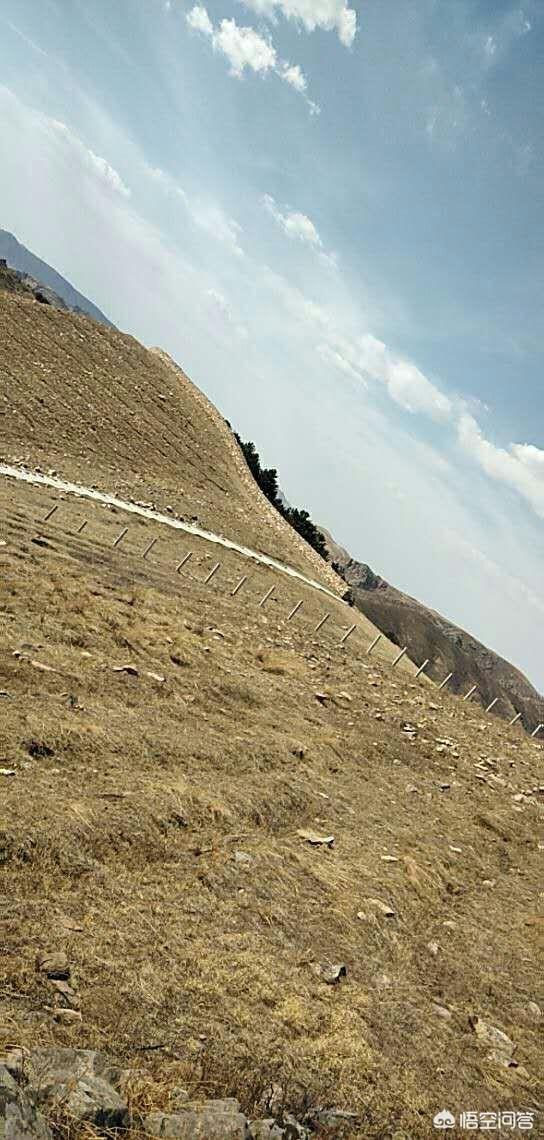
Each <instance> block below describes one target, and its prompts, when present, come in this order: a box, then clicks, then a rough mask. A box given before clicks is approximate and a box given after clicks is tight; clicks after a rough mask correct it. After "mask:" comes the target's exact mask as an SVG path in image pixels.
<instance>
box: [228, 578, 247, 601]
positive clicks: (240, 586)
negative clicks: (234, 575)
mask: <svg viewBox="0 0 544 1140" xmlns="http://www.w3.org/2000/svg"><path fill="white" fill-rule="evenodd" d="M244 582H247V574H244V577H243V578H240V581H239V582H238V584H237V585H236V586H235V587H234V590H232V592H231V595H230V596H231V598H233V597H234V595H235V594H237V593H238V590H241V589H242V586H243V584H244Z"/></svg>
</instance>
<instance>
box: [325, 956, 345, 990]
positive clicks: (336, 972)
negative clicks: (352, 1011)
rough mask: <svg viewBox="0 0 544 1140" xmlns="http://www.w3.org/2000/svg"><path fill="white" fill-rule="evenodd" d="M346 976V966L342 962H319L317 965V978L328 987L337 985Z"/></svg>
mask: <svg viewBox="0 0 544 1140" xmlns="http://www.w3.org/2000/svg"><path fill="white" fill-rule="evenodd" d="M347 974H348V971H347V966H345V965H344V963H343V962H336V963H330V962H321V963H320V965H319V976H320V978H321V980H322V981H323V982H326V984H327V985H328V986H335V985H337V983H338V982H339V981H340V979H341V978H346V977H347Z"/></svg>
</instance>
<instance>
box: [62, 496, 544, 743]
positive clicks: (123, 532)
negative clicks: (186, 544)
mask: <svg viewBox="0 0 544 1140" xmlns="http://www.w3.org/2000/svg"><path fill="white" fill-rule="evenodd" d="M56 510H58V503H56V504H55V505H54V506H53V507H51V509H50V510H49V511H48V512H47V514H46V515H45V516H44V519H43V521H44V522H47V521H48V519H50V518H51V516H52V515H53V514H54V513H55V511H56ZM86 525H87V522H86V521H84V522H82V523H81V524H80V526H79V527H78V528H77V530H76V534H81V533H82V532H83V530H84V529H85V527H86ZM128 529H129V528H128V526H125V527H123V529H122V530H121V531H120V532H119V534H118V535H117V537H116V538H114V540H113V542H112V546H113V547H117V546H119V544H120V543H121V542H122V541H123V539H124V537H125V535H126V534H128ZM156 542H157V539H156V538H152V539H151V542H149V543H148V545H147V546H146V548H145V550H144V551H143V552H142V555H141V557H142V558H144V559H145V558H147V555H148V554H150V552H151V551H152V550H153V547H154V546H155V543H156ZM192 554H193V552H192V550H189V551H188V552H187V554H185V555H184V557H183V558H182V559H181V561H180V562H178V563H177V565H176V572H177V573H179V572H180V570H182V569H183V567H184V566H186V565H187V563H188V561H189V559H190V558H192ZM220 568H221V563H220V562H216V563H215V564H214V565H213V566H212V568H211V570H210V571H209V572H208V574H207V576H206V578H205V579H204V583H203V584H204V585H205V586H207V585H208V583H209V582H211V580H212V578H213V577H214V576H215V574H217V571H218V570H219V569H220ZM246 582H247V574H244V575H243V577H242V578H240V581H239V582H237V584H236V586H235V587H234V589H233V590H231V597H235V595H236V594H238V593H239V592H240V590H241V589H242V587H243V586H244V584H245V583H246ZM275 588H276V587H275V586H270V588H269V589H268V590H267V591H266V594H264V595H263V597H262V598H261V600H260V602H259V603H258V607H259V608H262V607H263V606H265V605H266V603H267V601H268V599H269V598H270V597H271V596H272V594H273V593H274V591H275ZM302 606H303V599H302V598H301V599H300V601H298V602H297V603H296V605H295V606H293V609H292V610H291V612H290V613H289V614H288V615H287V621H291V620H292V618H294V617H295V615H296V614H297V613H298V612H299V610H301V609H302ZM330 616H331V615H330V613H326V614H325V616H324V617H322V618H321V620H320V621H318V623H317V625H316V627H315V629H314V633H318V632H319V630H320V629H322V628H323V626H324V625H325V622H326V621H328V620H329V618H330ZM356 628H357V624H356V623H355V622H354V623H353V625H351V626H350V627H349V629H348V630H347V631H346V633H344V634H343V636H342V637H341V638H340V642H339V645H341V646H342V645H345V644H346V642H347V640H348V638H349V637H351V634H352V633H353V632H354V630H355V629H356ZM382 637H383V634H382V633H378V634H376V637H375V638H374V641H372V642H371V643H370V645H369V646H368V649H367V650H366V653H367V656H368V655H370V654H371V653H372V651H373V649H375V648H376V646H377V645H378V642H379V641H381V639H382ZM407 652H408V646H407V645H405V646H404V647H403V649H401V650H400V652H399V653H397V656H396V657H395V658H394V660H393V661H392V662H391V668H392V669H394V668H395V665H398V663H399V661H401V660H402V658H403V657H404V656H405V655H406V653H407ZM429 663H430V659H429V658H427V659H426V660H425V661H424V662H423V664H422V665H420V666H419V668H418V669H417V672H416V674H415V677H420V676H421V674H422V673H424V672H425V669H426V668H427V665H429ZM452 677H453V672H451V673H448V675H447V677H444V680H443V681H441V682H440V684H439V685H438V689H439V690H440V689H444V688H445V687H446V685H447V684H448V682H449V681H451V679H452ZM476 689H477V685H472V686H471V688H470V689H469V690H468V692H466V693H465V695H464V697H463V698H462V699H463V701H468V700H470V698H471V697H472V696H473V695H474V693H475V692H476ZM499 699H500V698H499V697H494V698H493V700H492V701H491V703H490V704H489V705H488V706H487V708H486V710H485V711H486V713H489V712H491V709H493V708H494V707H495V705H496V704H497V702H498V701H499ZM521 716H522V714H521V713H516V715H515V716H514V717H512V720H510V721H509V722H508V723H509V725H513V724H517V722H518V721H519V720H521ZM542 729H544V724H538V725H537V727H536V728H535V729H534V731H533V732H532V733H531V736H532V737H536V736H538V734H539V732H540V731H541V730H542Z"/></svg>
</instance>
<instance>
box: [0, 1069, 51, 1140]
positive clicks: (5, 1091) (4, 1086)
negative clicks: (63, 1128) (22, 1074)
mask: <svg viewBox="0 0 544 1140" xmlns="http://www.w3.org/2000/svg"><path fill="white" fill-rule="evenodd" d="M0 1137H2V1140H53V1137H52V1133H51V1130H50V1128H49V1126H48V1124H47V1122H46V1121H45V1120H44V1118H43V1116H42V1115H41V1113H39V1112H38V1110H37V1109H36V1106H35V1105H34V1104H33V1103H32V1100H31V1098H30V1097H29V1096H27V1094H26V1093H25V1092H24V1091H23V1090H22V1089H21V1088H20V1087H19V1085H18V1084H17V1082H16V1081H15V1080H14V1078H13V1077H12V1075H11V1073H10V1072H9V1070H8V1068H7V1066H6V1065H0Z"/></svg>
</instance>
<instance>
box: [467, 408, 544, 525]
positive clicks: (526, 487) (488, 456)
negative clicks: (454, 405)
mask: <svg viewBox="0 0 544 1140" xmlns="http://www.w3.org/2000/svg"><path fill="white" fill-rule="evenodd" d="M458 436H459V441H460V443H461V445H462V446H463V448H464V449H465V451H467V452H469V453H470V455H471V456H472V458H473V459H475V460H476V461H477V463H479V465H480V467H481V468H482V470H483V471H485V473H486V475H489V476H490V477H491V478H492V479H497V480H498V481H499V482H502V483H506V484H507V485H508V486H510V487H512V488H513V490H515V491H517V492H518V494H519V495H521V496H522V497H523V498H524V499H525V501H526V502H527V503H528V504H529V506H530V507H532V509H533V510H534V512H535V514H537V515H538V516H539V518H544V451H542V450H541V449H540V448H538V447H535V446H534V445H533V444H528V443H512V444H510V445H509V447H508V448H504V447H497V445H496V444H494V443H491V441H490V440H488V439H486V438H485V436H484V434H483V432H482V429H481V428H480V425H479V424H478V422H477V421H476V420H475V419H474V417H473V416H470V415H468V414H464V415H462V416H461V417H460V419H459V423H458Z"/></svg>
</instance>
